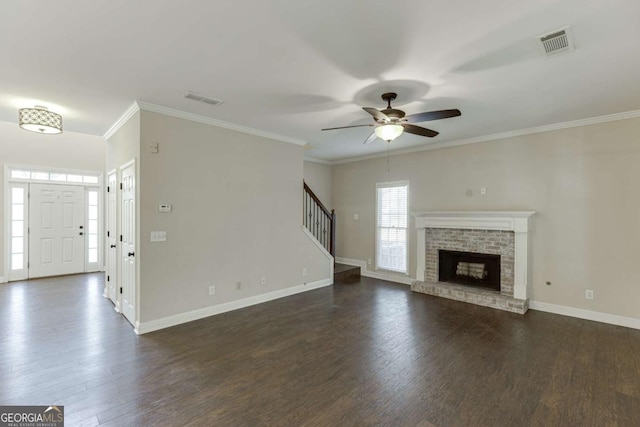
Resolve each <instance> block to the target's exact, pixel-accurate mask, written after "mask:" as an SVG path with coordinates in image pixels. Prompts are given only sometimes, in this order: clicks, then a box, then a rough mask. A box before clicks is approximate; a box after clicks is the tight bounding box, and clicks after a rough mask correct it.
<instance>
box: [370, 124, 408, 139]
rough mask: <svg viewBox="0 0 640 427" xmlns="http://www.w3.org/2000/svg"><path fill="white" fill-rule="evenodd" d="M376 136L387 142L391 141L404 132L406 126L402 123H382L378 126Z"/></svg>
mask: <svg viewBox="0 0 640 427" xmlns="http://www.w3.org/2000/svg"><path fill="white" fill-rule="evenodd" d="M375 132H376V136H377V137H378V138H380V139H382V140H385V141H387V142H391V141H393V140H394V139H396V138H397V137H399V136H400V135H402V132H404V128H403V127H402V126H401V125H394V124H390V125H382V126H378V127H377V128H376V131H375Z"/></svg>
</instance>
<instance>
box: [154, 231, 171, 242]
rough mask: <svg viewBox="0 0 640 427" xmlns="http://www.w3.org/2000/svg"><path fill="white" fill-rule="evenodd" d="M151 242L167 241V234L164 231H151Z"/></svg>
mask: <svg viewBox="0 0 640 427" xmlns="http://www.w3.org/2000/svg"><path fill="white" fill-rule="evenodd" d="M151 241H152V242H166V241H167V232H166V231H152V232H151Z"/></svg>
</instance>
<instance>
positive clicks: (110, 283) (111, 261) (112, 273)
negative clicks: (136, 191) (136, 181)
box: [106, 171, 120, 312]
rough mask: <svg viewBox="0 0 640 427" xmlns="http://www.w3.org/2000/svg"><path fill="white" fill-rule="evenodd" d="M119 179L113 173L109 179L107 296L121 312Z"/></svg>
mask: <svg viewBox="0 0 640 427" xmlns="http://www.w3.org/2000/svg"><path fill="white" fill-rule="evenodd" d="M116 185H117V177H116V172H115V171H114V172H111V173H110V174H109V175H108V177H107V271H106V275H107V282H106V283H107V294H108V296H109V299H110V300H111V302H113V304H114V305H115V307H116V311H118V312H119V311H120V301H119V300H118V238H117V236H118V233H117V231H118V228H117V215H118V211H117V197H116V194H117V191H118V190H117V186H116Z"/></svg>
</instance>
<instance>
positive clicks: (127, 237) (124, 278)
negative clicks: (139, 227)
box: [119, 162, 136, 326]
mask: <svg viewBox="0 0 640 427" xmlns="http://www.w3.org/2000/svg"><path fill="white" fill-rule="evenodd" d="M120 186H121V190H120V210H121V211H120V240H121V245H120V261H121V265H120V280H119V283H120V287H121V295H120V303H121V309H122V314H124V316H125V317H126V318H127V319H128V320H129V322H130V323H131V324H132V325H134V326H135V324H136V188H135V186H136V170H135V162H132V163H130V164H128V165H126V166H124V167H123V168H122V169H121V171H120Z"/></svg>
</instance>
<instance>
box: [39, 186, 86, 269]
mask: <svg viewBox="0 0 640 427" xmlns="http://www.w3.org/2000/svg"><path fill="white" fill-rule="evenodd" d="M29 193H30V203H29V229H30V232H29V277H30V278H35V277H45V276H56V275H61V274H74V273H82V272H84V269H85V258H84V257H85V250H84V249H85V242H84V234H85V233H84V231H85V230H84V216H85V215H84V194H85V193H84V188H83V187H80V186H73V185H56V184H33V183H32V184H29Z"/></svg>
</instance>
